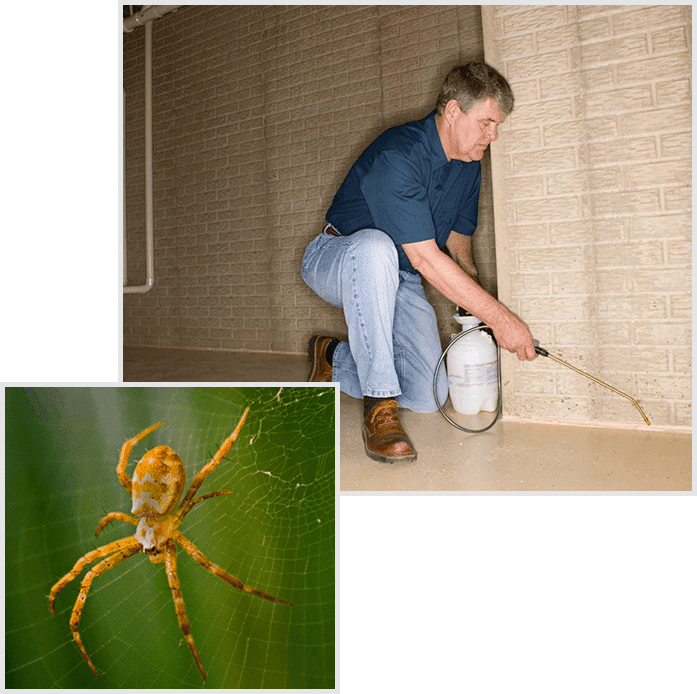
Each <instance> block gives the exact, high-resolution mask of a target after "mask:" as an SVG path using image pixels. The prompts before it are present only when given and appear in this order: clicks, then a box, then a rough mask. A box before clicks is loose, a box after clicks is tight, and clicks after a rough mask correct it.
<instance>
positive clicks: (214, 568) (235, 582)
mask: <svg viewBox="0 0 697 694" xmlns="http://www.w3.org/2000/svg"><path fill="white" fill-rule="evenodd" d="M174 539H175V540H176V541H177V542H178V543H179V544H180V545H181V546H182V548H183V549H184V551H185V552H186V553H187V554H188V555H189V556H190V557H191V558H192V559H193V560H194V561H195V562H197V563H198V564H200V565H201V566H202V567H203V568H204V569H206V570H207V571H210V572H211V573H212V574H213V575H214V576H217V577H218V578H222V579H223V581H225V582H226V583H229V584H230V585H231V586H234V587H235V588H238V589H239V590H243V591H244V592H245V593H251V594H252V595H258V596H259V597H260V598H264V599H265V600H271V602H278V603H281V604H283V605H291V606H292V605H293V603H292V602H287V601H286V600H281V599H279V598H274V597H273V596H272V595H267V594H266V593H262V592H261V591H260V590H257V589H256V588H252V587H251V586H248V585H246V584H245V583H242V581H240V579H239V578H236V577H235V576H233V575H232V574H229V573H228V572H227V571H225V569H223V568H221V567H220V566H218V565H217V564H213V562H210V561H208V559H206V557H205V556H204V555H203V552H201V550H200V549H199V548H198V547H197V546H196V545H195V544H194V543H193V542H191V541H190V540H187V539H186V538H185V537H184V535H182V534H181V533H180V532H179V531H178V530H177V531H175V533H174Z"/></svg>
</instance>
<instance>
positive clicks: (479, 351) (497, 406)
mask: <svg viewBox="0 0 697 694" xmlns="http://www.w3.org/2000/svg"><path fill="white" fill-rule="evenodd" d="M453 318H454V319H455V320H456V321H457V322H458V323H459V324H460V325H461V326H462V332H460V333H458V334H457V335H453V340H452V342H451V343H450V344H449V345H448V346H447V347H446V348H445V351H444V352H443V354H442V355H441V358H440V360H439V361H438V365H437V366H436V371H435V373H434V374H433V397H434V398H435V400H436V405H438V409H439V410H440V413H441V414H442V415H443V416H444V417H445V418H446V419H447V420H448V421H449V422H450V423H451V424H452V425H453V426H454V427H456V428H457V429H460V431H464V432H467V433H468V434H480V433H481V432H483V431H487V430H489V429H491V427H493V426H494V424H496V420H498V418H499V416H500V415H501V360H500V350H499V346H498V344H497V342H496V340H495V339H494V333H493V332H492V330H491V328H489V327H488V326H486V325H484V323H482V322H481V321H480V320H479V318H476V317H475V316H473V315H472V314H471V313H468V312H467V311H465V310H464V309H463V308H458V312H457V313H456V314H455V315H454V316H453ZM448 352H450V354H448ZM446 355H447V360H448V369H447V371H448V388H449V390H450V400H451V402H452V404H453V408H454V409H455V411H456V412H459V413H460V414H477V413H478V412H495V413H496V415H495V416H494V419H493V420H492V421H491V422H490V423H489V424H488V425H487V426H486V427H484V428H483V429H468V428H466V427H463V426H460V425H459V424H457V423H456V422H453V420H452V419H450V417H448V415H447V414H445V412H444V411H443V408H442V407H441V404H440V403H439V402H438V394H437V392H436V382H437V377H438V374H439V372H440V367H441V364H442V363H443V360H444V359H445V358H446Z"/></svg>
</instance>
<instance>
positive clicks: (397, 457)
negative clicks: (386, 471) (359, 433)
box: [363, 427, 416, 463]
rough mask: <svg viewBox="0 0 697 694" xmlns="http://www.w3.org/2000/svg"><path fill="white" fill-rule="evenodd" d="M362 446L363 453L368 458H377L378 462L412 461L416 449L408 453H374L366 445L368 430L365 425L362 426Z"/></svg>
mask: <svg viewBox="0 0 697 694" xmlns="http://www.w3.org/2000/svg"><path fill="white" fill-rule="evenodd" d="M363 446H364V447H365V454H366V455H367V456H368V457H369V458H372V459H373V460H377V461H378V463H413V462H414V461H415V460H416V451H414V452H413V453H411V454H410V455H383V454H381V453H376V452H375V451H374V450H372V449H371V448H369V447H368V432H367V430H366V428H365V427H363ZM412 448H413V446H412Z"/></svg>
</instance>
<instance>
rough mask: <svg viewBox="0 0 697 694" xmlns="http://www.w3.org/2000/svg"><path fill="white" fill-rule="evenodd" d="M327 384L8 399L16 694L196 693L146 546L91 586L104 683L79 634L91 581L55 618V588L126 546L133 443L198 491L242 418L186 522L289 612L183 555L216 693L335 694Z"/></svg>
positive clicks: (63, 600) (10, 619) (10, 644)
mask: <svg viewBox="0 0 697 694" xmlns="http://www.w3.org/2000/svg"><path fill="white" fill-rule="evenodd" d="M335 402H336V395H335V390H334V388H333V387H323V388H316V387H294V388H282V389H279V388H278V387H272V388H265V387H264V388H259V387H250V388H244V387H242V388H178V387H152V388H116V387H115V388H31V389H30V388H7V389H6V391H5V460H6V463H5V490H6V491H5V494H6V496H5V508H6V511H5V512H6V518H5V567H6V572H5V576H6V578H5V592H6V602H5V620H6V621H5V628H6V651H5V655H6V658H5V665H6V680H5V686H6V688H13V687H15V688H19V687H21V688H28V687H31V688H39V687H40V688H44V687H70V688H81V687H101V688H105V687H106V688H116V687H119V688H123V687H128V688H151V687H157V688H160V687H162V688H188V687H202V686H204V681H203V679H202V678H201V675H200V673H199V671H198V669H197V667H196V664H195V663H194V660H193V657H192V655H191V652H190V650H189V647H188V645H187V643H186V641H185V640H184V638H183V636H182V633H181V630H180V629H179V625H178V623H177V619H176V614H175V611H174V604H173V602H172V594H171V591H170V589H169V587H168V585H167V579H166V575H165V570H164V565H163V564H160V565H155V564H152V563H151V562H150V561H149V560H148V558H147V557H146V556H145V555H144V554H143V553H140V554H138V555H136V556H135V557H132V558H130V559H128V560H126V561H125V562H123V563H122V564H119V565H118V566H117V567H114V568H113V569H111V570H109V571H107V572H106V573H104V574H102V575H101V576H99V577H97V578H96V579H95V581H94V582H93V584H92V589H91V591H90V594H89V596H88V599H87V603H86V606H85V609H84V611H83V614H82V620H81V623H80V634H81V636H82V640H83V643H84V644H85V648H86V649H87V652H88V653H89V655H90V658H91V659H92V662H93V663H94V665H95V667H96V668H97V670H98V671H99V673H100V676H99V677H95V676H94V675H93V673H92V672H91V670H90V669H89V667H88V666H87V664H86V663H85V661H84V660H83V658H82V656H81V654H80V652H79V650H78V648H77V646H76V644H75V642H74V640H73V638H72V634H71V631H70V625H69V620H70V613H71V610H72V607H73V604H74V602H75V599H76V597H77V594H78V592H79V586H80V580H81V578H82V576H84V572H83V573H82V574H81V576H80V577H78V578H76V579H75V580H74V581H72V582H71V583H70V584H69V585H68V586H67V587H66V588H65V589H64V590H63V592H62V593H61V594H60V595H59V596H58V598H57V600H56V612H57V614H56V616H52V615H51V613H50V612H49V609H48V599H47V596H48V594H49V591H50V589H51V586H52V585H53V584H54V583H55V582H56V581H57V580H58V579H59V578H61V576H63V575H64V574H66V573H67V572H68V571H69V570H70V569H71V568H72V567H73V565H74V563H75V562H76V561H77V560H78V559H79V558H80V557H81V556H82V555H84V554H86V553H87V552H88V551H90V550H92V549H94V548H96V547H99V546H101V545H103V544H107V543H109V542H113V541H114V540H117V539H120V538H122V537H126V536H128V535H130V534H132V533H133V532H134V530H135V529H134V527H133V526H131V525H128V524H126V523H122V522H118V521H117V522H112V523H111V524H110V525H109V526H108V527H107V528H106V529H105V530H104V531H103V532H102V534H101V535H100V536H99V538H96V537H95V536H94V531H95V529H96V527H97V523H98V522H99V520H100V519H101V518H102V516H104V515H105V514H106V513H108V512H110V511H122V512H127V513H128V512H130V499H129V498H128V495H127V494H126V492H125V490H124V489H123V487H122V486H121V485H120V483H119V482H118V479H117V477H116V464H117V462H118V455H119V451H120V448H121V446H122V444H123V442H124V441H125V440H126V439H128V438H130V437H132V436H134V435H135V434H137V433H139V432H140V431H142V430H143V429H145V428H146V427H148V426H150V425H151V424H154V423H155V422H158V421H164V422H165V424H164V425H163V426H162V427H160V428H159V429H157V430H156V431H154V432H153V433H151V434H150V435H149V436H148V437H146V438H145V439H144V440H143V441H141V442H140V443H139V444H137V446H136V447H135V448H134V451H133V453H132V456H131V460H130V462H129V465H128V469H127V470H128V474H129V476H132V472H133V468H134V466H135V462H136V461H137V460H139V459H140V458H141V457H142V455H143V453H144V452H145V451H147V450H149V449H150V448H153V447H154V446H157V445H162V444H165V445H168V446H170V447H171V448H173V449H174V450H175V451H176V452H177V453H179V455H180V456H181V458H182V460H183V461H184V465H185V466H186V471H187V485H188V484H189V483H190V482H191V480H192V479H193V477H194V475H195V474H196V472H198V470H200V469H201V467H202V466H203V465H205V464H206V463H207V462H208V461H209V460H210V458H211V457H212V455H213V454H214V453H215V451H216V450H217V449H218V447H219V445H220V444H221V443H222V441H223V440H224V439H225V438H226V437H227V436H228V435H229V434H230V432H231V431H232V430H233V429H234V427H235V425H236V424H237V422H238V420H239V418H240V416H241V415H242V412H243V411H244V408H245V407H246V406H248V405H249V406H250V407H251V411H250V414H249V416H248V418H247V421H246V423H245V425H244V427H243V429H242V432H241V433H240V436H239V438H238V440H237V444H236V445H235V447H234V448H233V449H232V451H231V453H230V454H229V455H228V456H227V458H226V459H225V460H224V461H223V463H221V464H220V465H219V466H218V468H217V469H216V470H215V471H214V472H213V473H212V474H211V475H209V477H208V478H207V479H206V481H205V482H204V484H203V486H202V487H201V489H200V490H199V492H198V495H201V494H204V493H206V492H209V491H215V490H220V489H231V490H234V492H235V493H234V494H231V495H225V496H221V497H216V498H214V499H210V500H207V501H205V502H203V503H201V504H197V505H196V506H195V507H194V509H193V510H192V511H191V513H190V514H189V515H188V516H187V518H186V519H185V521H184V523H183V524H182V526H181V527H180V530H181V532H183V533H184V535H185V536H186V537H188V538H189V539H190V540H191V541H192V542H194V543H195V544H196V545H197V546H198V547H199V549H200V550H201V551H202V552H203V553H204V554H205V555H206V557H207V558H208V559H209V560H210V561H212V562H214V563H216V564H218V565H220V566H222V567H223V568H224V569H225V570H227V571H229V572H230V573H232V574H233V575H235V576H237V577H238V578H239V579H240V580H242V581H243V582H245V583H247V584H249V585H251V586H253V587H255V588H258V589H259V590H262V591H264V592H267V593H270V594H271V595H274V596H276V597H279V598H281V599H284V600H288V601H290V602H292V603H293V606H292V607H288V606H285V605H278V604H274V603H271V602H269V601H266V600H262V599H260V598H258V597H255V596H252V595H249V594H247V593H244V592H242V591H238V590H236V589H234V588H233V587H231V586H230V585H228V584H227V583H225V582H224V581H222V580H221V579H219V578H216V577H215V576H213V575H212V574H210V573H209V572H207V571H206V570H205V569H204V568H203V567H201V566H199V565H198V564H196V562H194V560H193V559H191V558H190V557H189V556H188V555H187V554H186V553H185V552H184V551H183V550H181V549H179V552H178V572H179V578H180V581H181V586H182V593H183V596H184V601H185V603H186V609H187V613H188V616H189V621H190V622H191V633H192V635H193V637H194V640H195V642H196V646H197V649H198V652H199V655H200V657H201V660H202V662H203V666H204V668H205V670H206V673H207V675H208V679H207V681H206V682H205V686H207V687H231V688H240V687H245V688H333V687H334V686H335V680H334V653H335V638H334V634H335V622H334V615H335V571H334V567H335V565H334V556H335V555H334V537H335V523H334V521H335V482H334V479H335V478H334V472H335V458H334V448H335Z"/></svg>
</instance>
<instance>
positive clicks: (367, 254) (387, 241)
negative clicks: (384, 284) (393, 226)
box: [353, 229, 399, 271]
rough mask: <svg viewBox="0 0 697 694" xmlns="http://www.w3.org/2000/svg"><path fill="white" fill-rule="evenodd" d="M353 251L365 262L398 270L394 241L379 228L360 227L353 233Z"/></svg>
mask: <svg viewBox="0 0 697 694" xmlns="http://www.w3.org/2000/svg"><path fill="white" fill-rule="evenodd" d="M353 240H354V241H355V246H354V253H356V254H357V255H359V256H360V257H361V259H362V260H364V261H365V262H366V263H370V264H375V265H380V266H387V267H389V268H392V269H394V270H395V271H398V270H399V259H398V257H397V248H396V246H395V245H394V241H393V240H392V239H391V238H390V237H389V236H388V235H387V234H386V233H385V232H384V231H380V230H379V229H361V230H360V231H357V232H356V233H355V234H353Z"/></svg>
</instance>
